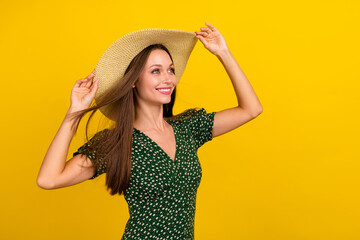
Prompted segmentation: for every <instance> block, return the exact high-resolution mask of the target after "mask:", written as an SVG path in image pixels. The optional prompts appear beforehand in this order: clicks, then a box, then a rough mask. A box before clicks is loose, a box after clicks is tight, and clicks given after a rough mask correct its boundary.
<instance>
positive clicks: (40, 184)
mask: <svg viewBox="0 0 360 240" xmlns="http://www.w3.org/2000/svg"><path fill="white" fill-rule="evenodd" d="M36 184H37V185H38V187H39V188H42V189H45V190H51V189H54V186H53V185H52V184H51V183H50V182H49V181H48V180H46V179H40V178H39V177H38V178H37V179H36Z"/></svg>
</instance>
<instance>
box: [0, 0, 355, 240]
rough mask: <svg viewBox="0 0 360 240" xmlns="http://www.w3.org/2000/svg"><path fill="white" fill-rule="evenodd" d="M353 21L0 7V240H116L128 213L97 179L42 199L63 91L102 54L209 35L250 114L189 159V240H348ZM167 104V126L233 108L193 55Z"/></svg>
mask: <svg viewBox="0 0 360 240" xmlns="http://www.w3.org/2000/svg"><path fill="white" fill-rule="evenodd" d="M359 12H360V6H359V1H309V0H306V1H296V2H293V1H246V2H242V1H229V0H223V1H176V2H173V1H126V2H125V1H58V2H54V1H6V2H2V3H1V7H0V13H1V14H0V18H1V19H0V20H1V21H0V30H1V38H0V48H1V49H0V50H1V60H0V61H1V84H2V87H1V95H0V96H1V103H2V111H1V112H2V113H1V122H0V123H1V148H2V151H1V152H2V161H1V162H2V166H1V167H2V180H1V192H2V194H1V195H2V197H1V202H0V206H1V209H0V211H1V216H2V217H1V220H0V221H1V222H0V226H1V227H0V232H1V233H0V234H1V236H0V238H1V239H37V240H41V239H44V240H45V239H46V240H48V239H54V240H57V239H61V240H63V239H67V240H72V239H120V238H121V236H122V234H123V231H124V227H125V223H126V221H127V219H128V216H129V215H128V208H127V204H126V202H125V200H124V198H123V196H110V194H108V192H107V191H106V189H105V186H104V183H105V175H102V176H100V177H99V178H98V179H96V180H92V181H85V182H83V183H82V184H78V185H75V186H71V187H67V188H62V189H56V190H43V189H41V188H39V187H38V186H37V184H36V177H37V174H38V171H39V168H40V165H41V163H42V160H43V157H44V155H45V153H46V151H47V148H48V147H49V145H50V143H51V141H52V139H53V137H54V136H55V134H56V132H57V130H58V128H59V126H60V124H61V122H62V120H63V118H64V116H65V113H66V111H67V109H68V107H69V104H70V93H71V89H72V87H73V85H74V83H75V81H77V80H79V79H80V78H84V77H86V76H87V75H89V74H90V73H91V71H92V70H93V69H94V68H95V66H96V64H97V61H98V60H99V58H100V57H101V55H102V53H103V52H104V51H105V50H106V49H107V48H108V47H109V46H110V45H111V44H112V43H113V42H114V41H115V40H117V39H118V38H120V37H121V36H123V35H124V34H126V33H129V32H131V31H135V30H138V29H142V28H173V29H182V30H188V31H197V30H200V27H205V26H206V25H205V22H209V23H211V24H213V25H214V26H215V27H216V28H217V29H218V30H219V31H220V32H221V33H222V34H223V36H224V38H225V40H226V41H227V44H228V46H229V48H230V50H231V52H232V54H233V55H234V57H235V58H236V60H237V61H238V63H239V65H240V67H241V68H242V70H243V71H244V72H245V74H246V76H247V77H248V79H249V81H250V83H251V85H252V87H253V88H254V90H255V92H256V94H257V96H258V98H259V99H260V102H261V103H262V106H263V113H262V114H261V115H259V116H258V117H257V118H255V119H254V120H252V121H250V122H248V123H246V124H244V125H242V126H241V127H239V128H238V129H236V130H234V131H231V132H229V133H227V134H225V135H222V136H219V137H217V138H214V139H213V140H212V141H210V142H208V143H206V144H205V145H204V146H203V147H202V148H200V149H199V151H198V155H199V158H200V162H201V165H202V170H203V177H202V181H201V184H200V187H199V189H198V197H197V208H196V218H195V239H197V240H202V239H204V240H205V239H244V240H255V239H256V240H258V239H259V240H282V239H284V240H289V239H291V240H297V239H299V240H303V239H306V240H308V239H314V240H315V239H316V240H319V239H326V240H332V239H341V240H342V239H346V240H350V239H360V228H359V226H360V191H359V190H360V188H359V186H360V184H359V183H360V174H359V170H360V164H359V159H360V157H359V132H360V131H359V129H360V128H359V122H360V121H359V104H360V98H359V95H358V94H359V90H360V89H359V85H360V84H359V79H360V78H359V75H360V74H359V56H360V51H359V50H360V48H359V42H360V38H359V30H360V29H359V23H360V21H359ZM177 93H178V95H177V101H176V105H175V109H174V110H175V113H178V112H180V111H182V110H183V109H186V108H190V107H204V108H205V109H206V110H207V111H208V112H212V111H220V110H223V109H226V108H230V107H234V106H236V104H237V100H236V96H235V92H234V90H233V88H232V84H231V81H230V79H229V78H228V76H227V74H226V71H225V69H224V68H223V66H222V65H221V62H220V61H219V60H218V59H217V58H216V57H215V56H214V55H212V54H211V53H210V52H209V51H208V50H206V49H205V48H204V47H203V45H202V43H201V42H200V41H198V43H197V44H196V46H195V48H194V50H193V53H192V55H191V57H190V59H189V62H188V65H187V68H186V71H185V72H184V75H183V77H182V79H181V82H180V85H179V86H178V92H177ZM93 125H94V124H93ZM84 127H85V121H84V120H83V121H82V124H81V126H80V129H79V132H78V133H77V134H76V135H75V137H74V139H73V141H72V143H71V146H70V149H69V155H68V157H69V158H70V157H71V156H72V153H73V152H74V151H76V149H77V148H78V147H79V146H80V145H82V144H83V143H84V141H85V139H84V136H85V135H84Z"/></svg>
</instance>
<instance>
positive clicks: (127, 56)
mask: <svg viewBox="0 0 360 240" xmlns="http://www.w3.org/2000/svg"><path fill="white" fill-rule="evenodd" d="M197 40H198V39H197V38H196V34H195V33H194V32H189V31H183V30H176V29H162V28H149V29H141V30H138V31H134V32H131V33H128V34H126V35H124V36H123V37H121V38H120V39H118V40H116V41H115V42H114V43H113V44H112V45H111V46H110V47H109V48H108V49H107V50H106V51H105V52H104V54H103V55H102V56H101V58H100V60H99V62H98V63H97V65H96V68H95V75H94V78H93V81H96V80H99V86H98V90H97V92H96V95H95V102H97V101H98V99H99V98H100V97H101V96H102V95H103V94H104V93H105V92H106V91H107V90H108V89H109V88H111V87H113V86H114V85H115V84H118V83H119V81H120V80H121V78H122V77H123V76H124V73H125V70H126V69H127V67H128V65H129V64H130V62H131V60H132V59H133V58H134V57H135V56H136V55H137V54H138V53H140V52H141V51H142V50H143V49H144V48H146V47H147V46H149V45H152V44H157V43H160V44H163V45H164V46H165V47H166V48H167V49H168V50H169V52H170V54H171V57H172V59H173V61H174V66H175V69H176V71H175V76H176V78H177V80H178V82H179V81H180V78H181V76H182V74H183V72H184V70H185V67H186V64H187V61H188V58H189V56H190V54H191V52H192V50H193V48H194V47H195V44H196V42H197ZM109 109H110V106H103V107H101V108H100V111H101V112H102V113H103V114H104V115H105V116H106V117H108V118H110V119H111V114H110V110H109Z"/></svg>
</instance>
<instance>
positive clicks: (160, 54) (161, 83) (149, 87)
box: [133, 49, 177, 105]
mask: <svg viewBox="0 0 360 240" xmlns="http://www.w3.org/2000/svg"><path fill="white" fill-rule="evenodd" d="M176 84H177V79H176V76H175V68H174V65H173V62H172V61H171V58H170V56H169V54H168V53H167V52H166V51H164V50H161V49H155V50H153V51H152V52H151V53H150V55H149V58H148V60H147V62H146V64H145V67H144V69H143V71H142V73H141V74H140V77H139V79H138V81H136V82H135V85H134V86H135V88H134V90H135V95H136V99H137V102H139V103H140V104H142V103H146V104H161V105H162V104H167V103H169V102H170V101H171V94H172V92H173V90H174V88H175V86H176ZM134 86H133V87H134Z"/></svg>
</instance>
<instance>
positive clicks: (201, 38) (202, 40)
mask: <svg viewBox="0 0 360 240" xmlns="http://www.w3.org/2000/svg"><path fill="white" fill-rule="evenodd" d="M196 37H197V38H198V39H199V40H200V41H201V42H202V43H203V44H204V46H205V47H207V42H206V40H205V39H204V38H203V37H202V36H200V35H196Z"/></svg>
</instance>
